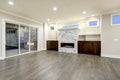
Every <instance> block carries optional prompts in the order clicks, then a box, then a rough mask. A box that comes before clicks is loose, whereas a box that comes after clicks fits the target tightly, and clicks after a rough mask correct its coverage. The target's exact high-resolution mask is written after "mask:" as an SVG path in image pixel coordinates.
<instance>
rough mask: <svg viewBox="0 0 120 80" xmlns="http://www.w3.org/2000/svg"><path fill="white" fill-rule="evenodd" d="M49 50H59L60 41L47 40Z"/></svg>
mask: <svg viewBox="0 0 120 80" xmlns="http://www.w3.org/2000/svg"><path fill="white" fill-rule="evenodd" d="M47 50H55V51H58V41H47Z"/></svg>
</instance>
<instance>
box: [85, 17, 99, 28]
mask: <svg viewBox="0 0 120 80" xmlns="http://www.w3.org/2000/svg"><path fill="white" fill-rule="evenodd" d="M90 21H97V25H96V26H89V22H90ZM87 26H88V27H98V26H99V19H93V20H88V22H87Z"/></svg>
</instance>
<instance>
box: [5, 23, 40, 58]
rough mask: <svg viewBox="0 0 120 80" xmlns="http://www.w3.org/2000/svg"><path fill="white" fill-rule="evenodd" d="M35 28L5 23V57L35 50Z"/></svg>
mask: <svg viewBox="0 0 120 80" xmlns="http://www.w3.org/2000/svg"><path fill="white" fill-rule="evenodd" d="M37 32H38V31H37V28H33V27H28V26H24V25H17V24H12V23H6V57H9V56H14V55H19V54H23V53H27V52H31V51H36V50H37Z"/></svg>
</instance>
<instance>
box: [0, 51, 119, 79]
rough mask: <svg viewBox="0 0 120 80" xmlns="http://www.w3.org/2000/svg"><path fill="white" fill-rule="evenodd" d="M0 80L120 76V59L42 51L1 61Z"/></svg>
mask: <svg viewBox="0 0 120 80" xmlns="http://www.w3.org/2000/svg"><path fill="white" fill-rule="evenodd" d="M0 80H120V59H110V58H101V57H99V56H94V55H85V54H67V53H58V52H56V51H42V52H37V53H33V54H27V55H22V56H19V57H13V58H8V59H6V60H4V61H0Z"/></svg>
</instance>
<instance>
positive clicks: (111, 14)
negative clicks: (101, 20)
mask: <svg viewBox="0 0 120 80" xmlns="http://www.w3.org/2000/svg"><path fill="white" fill-rule="evenodd" d="M116 15H120V13H116V14H111V26H119V25H120V24H112V16H116Z"/></svg>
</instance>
